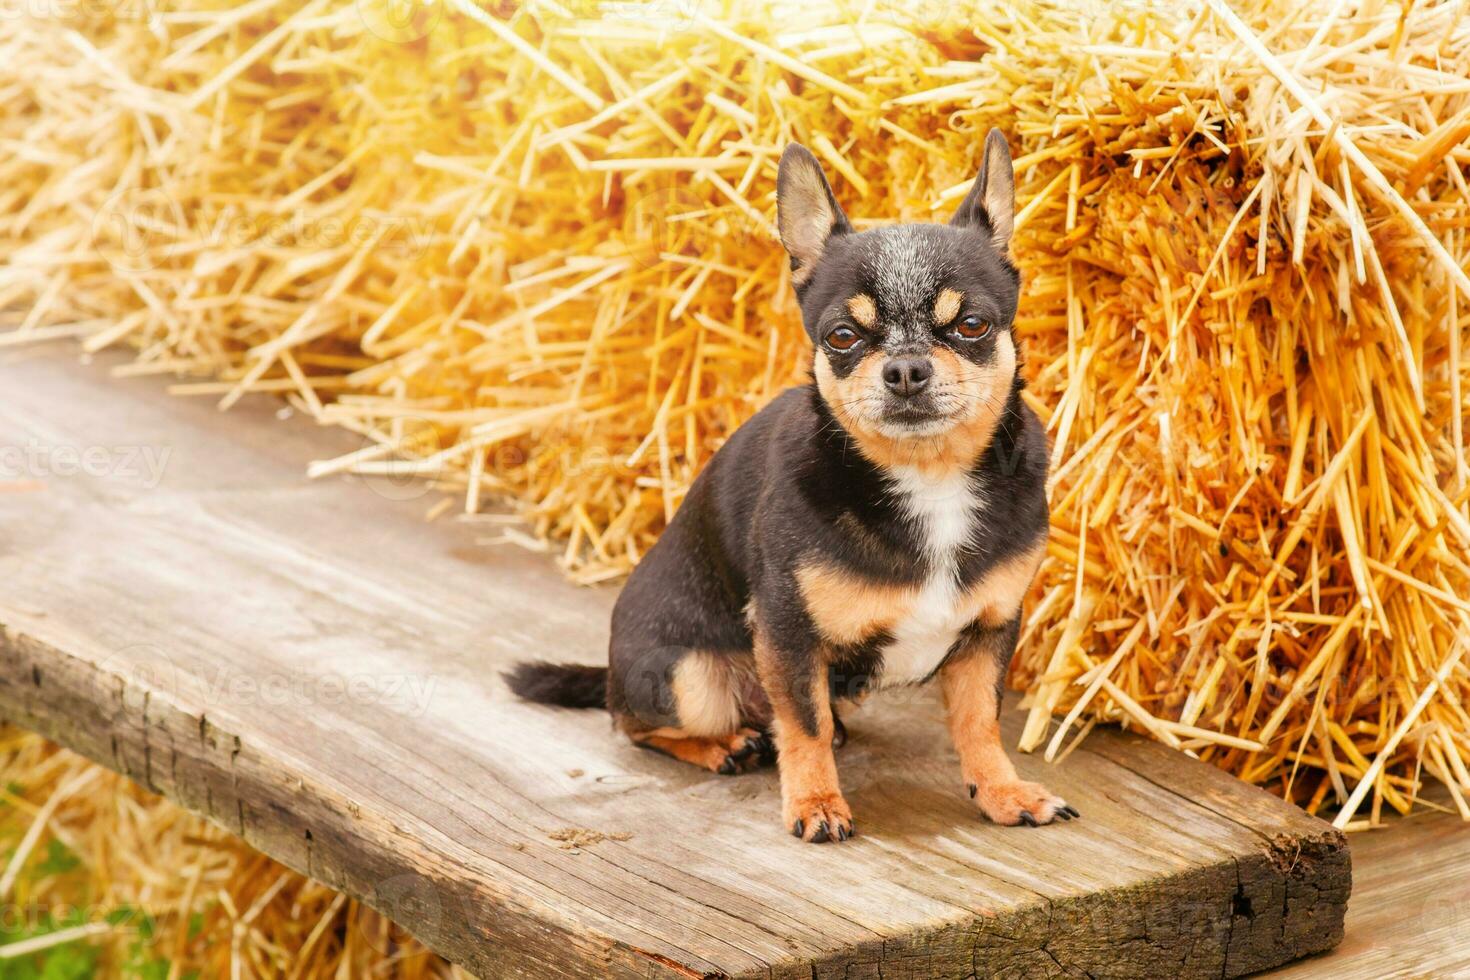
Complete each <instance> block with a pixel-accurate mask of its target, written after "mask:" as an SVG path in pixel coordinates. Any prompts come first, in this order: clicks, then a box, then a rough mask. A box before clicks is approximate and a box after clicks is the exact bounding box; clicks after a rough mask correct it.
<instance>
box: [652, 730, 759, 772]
mask: <svg viewBox="0 0 1470 980" xmlns="http://www.w3.org/2000/svg"><path fill="white" fill-rule="evenodd" d="M629 737H630V738H631V739H632V740H633V742H634V744H636V745H639V746H641V747H642V748H645V749H652V750H653V751H655V752H661V753H663V754H664V755H667V756H671V757H673V758H675V759H678V760H680V761H681V762H688V763H691V764H693V765H696V766H699V767H700V768H702V769H708V770H709V771H710V772H717V773H719V774H720V775H722V776H733V775H735V774H736V773H738V772H746V771H747V770H750V769H754V768H756V767H757V766H763V765H770V764H771V763H772V762H773V761H775V750H774V749H773V748H772V746H771V740H770V738H769V737H767V736H766V735H763V734H762V733H760V732H758V731H756V730H755V729H753V728H742V729H740V730H739V731H737V732H735V734H733V735H726V736H724V737H716V738H711V737H708V736H700V735H688V734H686V733H684V732H682V731H680V730H679V729H670V728H659V729H655V730H654V731H651V732H631V733H629Z"/></svg>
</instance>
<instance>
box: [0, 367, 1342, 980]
mask: <svg viewBox="0 0 1470 980" xmlns="http://www.w3.org/2000/svg"><path fill="white" fill-rule="evenodd" d="M68 360H69V358H67V357H65V356H61V355H58V353H57V352H55V351H51V352H45V351H39V350H35V351H28V352H22V353H20V354H11V355H9V356H8V359H7V360H5V361H3V362H0V393H3V394H0V446H14V447H18V448H19V449H20V451H21V466H20V468H22V469H23V470H24V471H25V472H24V473H23V474H22V475H23V476H24V480H25V481H26V482H23V483H13V484H12V486H11V487H10V492H0V522H3V525H0V526H3V527H4V528H5V536H4V539H3V544H0V625H3V638H0V713H3V714H4V715H5V716H7V717H9V718H12V719H14V720H16V721H18V722H19V723H21V724H24V725H27V726H30V727H32V728H35V729H37V730H39V731H42V732H44V733H45V734H47V735H48V736H50V737H52V738H55V739H56V740H58V741H60V742H62V743H63V744H66V745H69V746H71V747H73V748H76V749H78V750H79V751H81V752H84V753H86V754H87V755H89V756H91V757H92V758H95V759H98V760H99V761H101V762H103V763H105V764H107V765H109V766H112V767H114V768H116V769H118V770H119V771H121V772H124V773H126V774H127V775H129V776H131V777H132V778H134V779H136V780H138V781H139V782H140V783H143V784H144V785H146V786H148V787H150V788H152V789H154V790H156V791H158V792H161V793H164V794H165V795H167V796H169V797H171V798H173V799H175V800H177V801H179V802H180V803H182V804H183V805H185V806H187V807H189V808H190V809H193V810H195V811H197V812H200V813H204V814H206V815H208V816H209V817H210V818H211V819H213V820H215V821H216V822H218V823H220V824H222V825H223V826H225V827H227V828H229V829H231V830H233V831H234V832H236V833H239V834H241V835H242V836H243V837H244V838H245V839H246V840H248V841H250V842H251V843H252V844H254V845H255V846H257V847H259V848H260V849H261V850H263V851H265V852H266V853H268V854H271V855H272V856H274V857H276V858H278V859H280V860H282V861H284V862H285V863H287V864H289V865H290V866H292V867H294V868H297V869H299V870H301V871H304V872H306V873H307V874H311V875H313V876H315V877H317V878H319V879H321V880H322V881H324V882H327V883H328V884H331V885H333V886H335V887H338V888H341V889H343V890H345V891H347V892H349V893H351V894H354V895H357V896H360V897H363V898H364V899H366V900H367V901H369V902H370V903H372V904H373V905H374V906H376V907H378V908H380V909H381V910H383V911H384V912H386V913H387V914H389V915H390V916H393V917H394V918H396V919H398V920H399V921H400V922H402V923H403V924H404V925H406V926H407V927H408V928H410V929H411V930H412V931H413V932H414V933H415V934H417V935H419V936H420V937H421V938H423V939H424V940H425V941H426V942H427V943H429V944H430V945H431V946H433V947H434V948H436V949H438V950H440V951H441V952H443V953H444V954H445V955H447V956H449V957H451V958H453V959H455V960H457V961H459V962H461V963H463V964H464V965H465V966H466V967H468V968H469V969H472V970H475V971H477V972H479V973H481V974H483V975H485V976H487V977H490V976H494V977H499V976H516V975H527V976H537V977H552V976H567V977H585V976H599V977H600V976H680V977H687V976H690V975H695V976H699V975H708V976H731V977H735V976H751V977H788V976H790V977H795V976H800V977H811V976H818V977H826V976H852V977H859V976H877V975H879V973H880V971H881V974H882V975H883V976H885V977H894V976H915V977H919V976H922V977H930V976H936V977H969V976H1033V975H1036V976H1041V975H1057V976H1062V975H1068V976H1081V975H1084V974H1090V975H1093V976H1174V977H1194V976H1210V977H1219V976H1222V975H1225V976H1233V975H1238V974H1241V973H1244V972H1247V971H1249V970H1255V969H1260V968H1262V967H1264V966H1270V965H1273V964H1277V963H1281V962H1284V961H1286V960H1288V959H1290V958H1292V957H1295V956H1300V955H1303V954H1305V953H1309V952H1313V951H1316V950H1320V949H1325V948H1328V947H1330V946H1331V945H1332V944H1333V943H1335V942H1336V941H1337V939H1338V937H1339V936H1340V935H1341V921H1342V914H1343V908H1344V905H1345V902H1346V898H1347V891H1348V887H1349V869H1348V861H1347V853H1346V850H1345V847H1344V844H1343V840H1342V838H1341V836H1340V835H1338V834H1336V833H1335V832H1333V831H1332V830H1331V829H1330V828H1328V827H1327V826H1326V825H1325V824H1323V823H1321V822H1319V821H1316V820H1314V819H1312V818H1309V817H1307V816H1306V815H1304V814H1302V813H1301V812H1300V811H1298V810H1296V809H1295V808H1292V807H1289V806H1287V805H1285V804H1283V803H1281V802H1280V801H1278V800H1275V799H1273V798H1271V797H1269V796H1268V795H1266V794H1264V793H1261V792H1260V791H1258V790H1255V789H1252V788H1250V787H1246V786H1243V785H1241V784H1239V783H1237V782H1235V781H1234V780H1231V779H1230V778H1229V777H1227V776H1224V775H1223V774H1220V773H1217V772H1215V771H1214V770H1211V769H1209V768H1208V767H1205V766H1202V765H1200V764H1198V763H1194V762H1191V761H1190V760H1188V759H1186V758H1183V757H1181V756H1179V755H1177V754H1174V753H1170V752H1167V751H1166V750H1163V749H1160V748H1158V747H1157V746H1152V745H1150V744H1147V743H1144V742H1141V741H1139V740H1136V739H1133V738H1129V737H1126V736H1123V735H1120V734H1117V733H1098V734H1096V735H1094V736H1093V737H1092V738H1091V739H1090V740H1089V742H1088V743H1087V745H1086V746H1084V748H1082V749H1080V750H1079V751H1078V752H1076V753H1074V754H1073V755H1072V756H1071V757H1070V758H1069V759H1068V760H1067V762H1066V763H1065V764H1064V765H1061V766H1059V767H1049V766H1046V765H1045V764H1044V763H1042V762H1041V761H1039V760H1037V759H1035V758H1029V757H1022V758H1020V759H1019V760H1018V762H1019V767H1020V769H1021V771H1022V774H1023V775H1024V776H1026V777H1027V778H1041V779H1045V781H1047V782H1048V783H1050V784H1051V785H1052V786H1053V787H1054V788H1055V789H1056V790H1058V791H1059V792H1060V793H1061V794H1062V795H1064V796H1065V797H1066V798H1067V799H1068V800H1069V801H1071V802H1073V803H1074V804H1075V805H1077V806H1078V807H1079V808H1080V809H1081V810H1082V811H1083V813H1084V814H1085V818H1084V819H1083V820H1081V821H1075V822H1073V823H1070V824H1062V825H1055V826H1052V827H1047V828H1043V829H1038V830H1022V829H1011V828H999V827H994V826H990V825H988V824H985V823H983V822H981V821H980V819H979V818H978V817H977V815H976V814H975V812H974V810H973V808H972V807H971V806H970V804H969V802H968V800H965V799H964V798H963V797H962V795H961V793H960V792H959V787H958V783H957V779H958V777H957V775H956V772H957V770H956V761H955V757H954V754H953V751H952V750H951V749H950V747H949V745H948V741H947V739H946V737H945V734H944V731H943V726H942V724H940V721H939V717H938V710H937V706H936V705H935V703H934V698H933V696H932V694H931V693H930V692H924V691H912V692H895V693H893V694H891V695H887V696H884V697H881V698H878V699H875V700H874V702H873V703H871V704H870V705H869V706H867V707H865V708H863V709H862V710H861V711H858V712H856V713H854V714H853V715H852V716H851V717H850V718H849V719H848V722H849V727H850V729H851V732H852V737H851V739H850V741H849V744H848V746H847V747H846V748H844V749H843V750H842V752H841V754H840V765H841V768H842V772H843V780H844V788H845V790H846V792H847V795H848V798H849V800H850V801H851V802H852V804H853V806H854V808H855V810H856V811H857V812H858V814H859V820H860V823H861V825H862V829H863V834H862V836H861V837H859V838H857V839H856V840H854V841H851V842H849V843H847V844H843V845H841V846H828V847H813V846H810V845H803V844H801V843H799V842H797V841H795V840H793V839H792V838H790V837H789V836H787V835H785V834H783V833H781V832H780V828H779V827H778V826H777V823H776V813H777V799H778V792H779V791H778V787H777V783H776V779H775V776H774V774H773V773H770V772H766V773H758V774H753V775H749V776H741V777H736V778H713V777H704V776H702V775H701V774H699V773H697V772H696V771H694V770H692V769H689V768H688V767H684V766H680V765H679V764H677V763H673V762H671V761H669V760H665V759H663V758H661V757H658V756H654V755H651V754H649V753H645V752H639V751H636V750H633V749H632V748H631V747H629V746H628V745H627V744H625V743H624V742H622V741H620V740H619V739H617V738H614V737H613V736H612V734H611V733H610V731H609V727H608V723H607V718H606V716H605V715H602V714H600V713H595V712H589V713H569V712H561V711H554V710H550V709H546V708H541V707H536V706H529V705H524V704H521V703H518V702H516V701H514V700H513V699H511V698H510V697H509V695H508V693H507V692H506V691H505V689H504V687H503V685H502V684H501V683H500V681H499V679H498V677H497V670H498V668H499V667H500V666H503V665H504V664H506V663H508V662H509V661H511V660H513V659H516V658H519V657H524V656H526V655H539V656H551V657H557V658H561V657H565V658H575V659H582V660H585V661H588V662H595V661H597V660H598V659H599V658H601V657H602V656H603V650H604V647H605V643H606V623H607V616H608V611H609V609H610V606H611V599H612V593H611V592H610V591H609V590H585V589H575V588H573V587H571V586H569V585H567V584H566V583H565V582H564V581H563V580H562V579H561V578H560V576H559V575H558V574H557V572H556V571H555V569H554V568H552V567H551V566H550V565H549V563H547V562H545V561H544V560H542V559H540V558H539V557H537V556H534V555H528V554H525V553H522V552H520V551H516V550H504V551H488V550H485V549H476V548H473V547H471V546H470V545H469V541H470V538H471V535H470V534H469V533H467V531H466V529H465V528H463V527H459V526H455V525H453V524H452V523H451V522H448V521H440V522H437V523H433V524H426V523H424V522H423V520H422V513H423V508H424V506H425V504H426V503H427V502H428V501H427V500H426V499H418V500H409V501H405V500H403V499H401V498H402V497H405V496H413V495H414V494H415V492H416V491H414V490H413V489H411V488H410V489H404V488H401V487H399V488H383V487H380V488H378V489H379V492H376V493H375V492H374V489H373V487H372V486H371V485H367V484H365V483H364V482H363V481H358V480H350V479H334V480H330V481H326V482H321V483H309V482H307V481H306V480H305V479H304V477H303V475H302V473H303V467H304V463H305V462H306V461H307V460H309V459H312V458H319V457H321V456H323V455H328V454H332V453H335V452H341V451H346V450H349V449H352V448H355V447H356V445H357V443H356V440H355V439H354V438H353V437H350V436H346V435H344V434H343V433H341V432H338V431H324V430H319V429H317V428H315V427H314V426H312V425H310V424H309V423H308V422H306V421H304V420H300V419H296V420H291V421H290V422H286V423H283V422H279V421H277V420H275V419H273V418H271V415H272V413H273V412H274V411H275V408H276V406H275V405H274V404H273V403H268V402H267V403H261V404H258V405H253V406H247V407H245V408H244V409H242V410H237V411H236V412H235V413H232V414H231V415H230V416H226V417H223V418H222V417H221V416H219V414H218V413H216V412H215V411H214V409H213V407H212V406H209V405H205V404H201V403H198V402H191V401H181V400H177V399H168V398H166V397H165V396H163V395H162V394H161V393H160V391H159V389H158V386H157V385H156V384H154V383H150V382H146V381H136V380H135V381H125V382H124V381H113V380H108V379H106V378H105V377H104V376H103V375H102V373H101V372H100V371H99V370H98V369H97V368H95V367H94V368H91V369H83V368H79V367H77V366H75V365H73V364H70V363H68ZM68 447H70V448H68ZM141 449H150V450H151V451H152V452H153V456H152V457H145V456H144V455H143V454H142V453H141V451H140V450H141ZM73 451H75V452H73ZM89 451H90V457H91V460H92V462H91V463H90V464H88V465H85V466H82V467H80V469H81V470H82V472H71V470H72V469H73V467H71V466H69V465H60V464H61V463H64V462H66V461H67V460H69V459H71V457H72V456H73V455H77V456H78V457H80V456H85V455H88V453H89ZM16 459H17V457H16V454H15V452H13V451H12V452H9V453H8V454H7V455H6V456H5V457H4V458H0V467H4V466H9V467H10V469H15V468H16V466H15V465H12V464H15V463H16ZM148 459H151V460H153V462H154V463H155V464H160V461H161V464H160V465H158V466H157V467H155V468H157V470H158V476H157V479H154V478H153V472H154V470H153V468H150V467H149V466H148V465H145V464H146V462H147V460H148ZM7 461H8V462H7ZM12 475H14V474H12ZM385 497H390V498H399V499H384V498H385ZM1017 716H1018V713H1017V712H1015V711H1014V710H1008V711H1007V718H1006V724H1007V725H1008V726H1010V730H1011V733H1012V741H1014V733H1015V726H1016V724H1017V722H1018V720H1019V719H1018V717H1017ZM569 828H572V829H580V830H587V831H596V832H599V833H602V834H610V835H616V836H612V837H608V838H605V839H602V840H600V841H598V842H595V843H587V844H585V845H583V846H581V847H578V848H575V849H566V847H565V846H564V842H562V841H559V840H557V839H556V838H557V837H558V836H562V834H561V833H560V832H562V831H564V830H566V829H569ZM625 835H626V838H625V839H624V837H625ZM1285 855H1290V856H1291V859H1290V860H1287V859H1284V856H1285Z"/></svg>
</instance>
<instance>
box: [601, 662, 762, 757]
mask: <svg viewBox="0 0 1470 980" xmlns="http://www.w3.org/2000/svg"><path fill="white" fill-rule="evenodd" d="M617 667H618V668H619V669H618V670H616V671H615V675H614V676H615V681H614V691H613V697H612V698H611V699H610V700H611V702H612V703H613V705H614V715H615V716H616V718H617V721H618V725H619V727H621V728H622V729H623V731H624V732H625V733H627V735H628V737H629V738H631V739H632V740H633V741H634V742H635V743H637V744H638V745H640V746H642V747H643V748H647V749H653V750H654V751H657V752H662V753H663V754H665V755H668V756H672V757H673V758H675V759H680V760H682V761H684V762H688V763H692V764H693V765H696V766H700V767H701V768H704V769H708V770H710V771H711V772H717V773H724V774H727V775H728V774H731V773H736V772H743V771H745V770H747V769H750V768H753V767H755V766H758V765H769V764H770V763H772V762H774V761H775V750H774V748H773V744H772V742H771V739H770V738H769V737H768V736H767V735H765V734H763V733H762V732H760V731H758V730H757V729H758V728H760V727H762V726H764V724H765V722H766V719H765V718H763V717H761V716H760V715H761V713H760V710H759V707H760V706H759V705H756V704H752V698H751V697H750V691H751V689H752V688H755V689H756V690H757V691H758V690H759V688H758V685H757V684H756V682H755V680H754V665H753V663H752V662H751V658H750V656H749V655H748V654H739V653H734V654H716V653H708V652H705V651H701V650H689V649H678V650H670V649H668V648H664V649H662V650H658V651H653V652H650V653H648V654H646V655H644V656H641V657H636V658H633V660H632V661H631V662H630V663H619V664H617Z"/></svg>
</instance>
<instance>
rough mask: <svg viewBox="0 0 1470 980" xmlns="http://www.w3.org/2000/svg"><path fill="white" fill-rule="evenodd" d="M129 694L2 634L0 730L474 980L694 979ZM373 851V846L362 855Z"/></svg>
mask: <svg viewBox="0 0 1470 980" xmlns="http://www.w3.org/2000/svg"><path fill="white" fill-rule="evenodd" d="M136 681H137V678H135V677H131V676H128V675H125V674H122V673H118V672H115V671H110V670H108V669H107V664H106V662H103V663H98V662H96V661H95V660H92V659H88V658H86V657H79V656H74V655H72V654H70V653H68V652H67V651H65V650H62V649H59V648H58V647H56V646H54V645H52V644H51V643H48V642H47V641H46V640H44V639H41V638H38V637H37V636H35V635H32V634H30V633H28V632H26V631H23V630H22V629H19V628H17V627H15V626H13V625H11V624H8V623H5V622H0V718H3V719H4V720H7V721H10V722H12V723H14V724H17V725H20V726H22V727H24V728H27V729H30V730H32V731H35V732H37V733H38V734H40V735H42V736H44V737H45V738H47V739H50V740H51V741H53V742H55V743H56V744H58V745H60V746H62V747H63V748H66V749H69V750H71V751H73V752H76V753H77V754H79V755H82V756H85V757H86V758H88V759H91V760H92V761H93V762H96V763H98V764H99V765H101V766H104V767H106V768H108V769H111V770H112V771H114V772H117V773H119V774H120V775H122V776H125V777H127V778H128V779H131V780H133V781H134V782H135V783H137V784H138V785H140V786H142V787H143V788H145V789H147V790H149V791H150V792H153V793H157V794H159V795H160V796H163V797H165V798H167V799H169V800H170V801H172V802H174V803H176V804H178V805H179V806H181V807H183V808H184V809H186V810H188V811H190V812H191V813H194V814H197V815H198V816H201V817H203V818H205V819H207V820H209V821H210V822H211V823H213V824H215V825H216V826H218V827H220V828H222V829H224V830H226V831H228V832H230V833H232V834H234V835H236V836H238V837H240V838H241V839H242V840H244V841H245V842H246V843H248V844H249V845H250V846H251V847H253V848H255V849H256V850H258V851H260V852H261V853H262V854H265V855H267V856H268V857H270V858H272V859H273V860H275V861H278V862H279V863H281V864H282V865H285V866H286V867H288V868H290V869H291V870H293V871H296V872H298V873H300V874H303V875H306V876H307V877H309V878H312V879H314V880H316V881H319V882H321V883H323V884H325V885H327V886H329V887H331V888H334V889H336V890H338V891H340V892H343V893H344V894H346V895H348V896H349V897H351V898H354V899H356V900H358V901H360V902H362V903H364V904H365V905H367V906H369V907H371V908H372V909H374V910H376V911H377V912H380V913H381V914H383V915H385V916H387V917H388V918H390V919H392V920H393V921H394V922H397V923H398V924H400V925H402V926H404V928H406V929H408V930H409V932H411V933H412V934H413V935H414V937H415V938H417V939H418V940H419V941H421V942H422V943H424V945H425V946H427V947H428V948H429V949H431V950H433V951H434V952H436V953H438V954H440V955H441V956H443V957H445V958H446V959H448V960H450V961H451V962H454V963H457V964H459V965H460V966H462V967H464V968H465V969H466V970H469V971H470V972H472V973H474V974H475V975H477V976H484V977H496V976H506V975H528V976H537V977H547V978H562V977H565V978H573V977H576V978H592V977H609V976H627V977H642V978H664V977H668V978H672V980H679V978H687V977H689V976H691V975H693V976H700V975H702V974H700V973H698V972H697V971H693V972H692V971H690V969H689V968H688V967H686V966H683V965H681V964H679V963H677V962H676V961H674V960H672V959H669V958H667V957H664V956H661V955H659V954H657V953H651V952H648V951H645V950H640V949H638V948H637V947H635V946H631V945H629V944H627V943H624V942H619V941H616V940H614V939H612V938H611V937H607V936H600V935H596V934H593V933H589V932H588V931H586V930H585V929H580V928H579V929H573V928H571V927H569V926H566V925H562V924H560V923H558V922H557V921H555V918H554V917H553V916H551V915H549V914H545V913H542V912H540V911H539V910H537V909H535V908H532V907H528V906H527V905H525V904H524V903H520V902H517V901H516V898H515V896H512V895H508V894H497V893H496V892H494V891H492V890H491V889H490V888H488V887H487V886H486V885H485V884H484V883H481V882H476V881H473V880H471V879H470V878H469V877H458V878H456V877H451V876H446V875H444V874H443V873H442V871H441V869H442V868H444V867H452V866H453V858H452V856H450V857H446V856H445V855H431V853H430V852H429V851H428V850H426V849H425V847H424V846H423V845H421V844H420V843H418V842H416V841H415V840H414V839H413V838H412V837H410V836H409V835H405V834H402V833H397V832H395V828H393V827H391V826H374V825H373V822H372V818H371V814H370V811H369V809H368V808H364V807H360V806H359V805H358V804H357V803H356V802H354V801H353V800H351V799H349V798H347V797H345V796H344V795H343V794H342V793H340V792H338V791H337V790H336V789H334V788H333V787H331V786H327V785H325V784H323V783H322V782H321V781H320V780H318V779H316V778H315V777H314V776H313V775H311V774H310V773H306V772H302V771H299V769H297V768H296V767H293V766H291V765H290V764H289V763H287V762H285V761H284V760H281V759H278V758H273V757H270V756H268V755H266V754H265V753H264V752H263V751H262V750H261V749H260V748H259V747H258V746H255V745H252V744H250V743H249V742H245V741H242V740H241V738H240V737H239V735H238V734H236V733H233V732H231V731H229V730H228V729H227V728H224V727H220V726H219V725H217V724H216V723H215V722H214V721H212V720H210V719H209V718H208V717H206V716H205V715H203V714H195V713H191V712H188V711H184V710H181V709H179V708H177V707H176V706H174V705H173V704H172V703H171V702H170V701H169V700H168V698H167V697H165V696H162V695H161V694H160V693H159V692H157V691H155V690H151V689H149V688H148V687H146V686H145V685H142V684H139V683H137V682H136ZM374 840H375V841H376V845H377V846H371V845H365V841H374ZM431 857H432V858H436V859H435V860H431V859H430V858H431Z"/></svg>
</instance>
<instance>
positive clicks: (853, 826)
mask: <svg viewBox="0 0 1470 980" xmlns="http://www.w3.org/2000/svg"><path fill="white" fill-rule="evenodd" d="M847 836H849V837H856V836H857V821H853V822H852V823H850V824H848V825H847Z"/></svg>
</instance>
